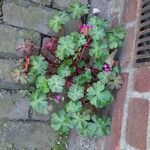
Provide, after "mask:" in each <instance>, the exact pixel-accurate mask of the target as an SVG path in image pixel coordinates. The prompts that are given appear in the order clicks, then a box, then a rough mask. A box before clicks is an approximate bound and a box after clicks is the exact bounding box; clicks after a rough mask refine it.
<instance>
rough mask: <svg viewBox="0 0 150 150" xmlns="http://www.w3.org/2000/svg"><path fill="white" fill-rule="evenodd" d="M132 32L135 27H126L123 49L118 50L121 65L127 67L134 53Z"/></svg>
mask: <svg viewBox="0 0 150 150" xmlns="http://www.w3.org/2000/svg"><path fill="white" fill-rule="evenodd" d="M134 33H135V28H134V27H131V28H128V29H127V32H126V38H125V40H124V44H123V46H124V47H123V49H121V50H120V54H119V60H120V65H121V67H122V68H123V67H127V66H128V65H129V62H130V60H131V57H133V56H132V55H133V54H134V53H133V51H132V49H133V45H134Z"/></svg>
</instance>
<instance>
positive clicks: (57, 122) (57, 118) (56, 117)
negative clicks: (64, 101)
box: [51, 110, 72, 133]
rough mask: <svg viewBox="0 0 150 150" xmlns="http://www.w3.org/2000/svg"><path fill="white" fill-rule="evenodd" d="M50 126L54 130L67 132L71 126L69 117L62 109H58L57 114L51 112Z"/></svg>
mask: <svg viewBox="0 0 150 150" xmlns="http://www.w3.org/2000/svg"><path fill="white" fill-rule="evenodd" d="M51 127H52V128H53V129H54V130H56V131H61V132H63V133H68V132H69V130H70V128H72V126H71V119H70V117H69V116H68V114H67V113H66V112H65V111H64V110H59V111H58V113H57V114H56V113H53V114H52V118H51Z"/></svg>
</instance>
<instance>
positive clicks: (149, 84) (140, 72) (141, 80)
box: [134, 67, 150, 92]
mask: <svg viewBox="0 0 150 150" xmlns="http://www.w3.org/2000/svg"><path fill="white" fill-rule="evenodd" d="M134 76H135V78H134V89H135V90H136V91H139V92H148V91H150V67H140V68H137V69H136V71H135V75H134Z"/></svg>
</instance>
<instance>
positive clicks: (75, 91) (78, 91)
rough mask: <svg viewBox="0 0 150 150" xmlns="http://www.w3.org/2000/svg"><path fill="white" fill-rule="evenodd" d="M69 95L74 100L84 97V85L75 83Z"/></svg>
mask: <svg viewBox="0 0 150 150" xmlns="http://www.w3.org/2000/svg"><path fill="white" fill-rule="evenodd" d="M68 97H69V98H70V99H71V100H73V101H77V100H79V99H81V98H82V97H84V89H83V87H81V86H78V85H75V84H73V85H72V86H71V87H70V88H69V92H68Z"/></svg>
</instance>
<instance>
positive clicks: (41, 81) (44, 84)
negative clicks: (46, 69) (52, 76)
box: [36, 76, 49, 93]
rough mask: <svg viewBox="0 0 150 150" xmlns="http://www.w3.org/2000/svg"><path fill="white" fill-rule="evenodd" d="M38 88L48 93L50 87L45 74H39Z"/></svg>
mask: <svg viewBox="0 0 150 150" xmlns="http://www.w3.org/2000/svg"><path fill="white" fill-rule="evenodd" d="M36 88H37V89H38V90H39V91H40V92H41V93H48V92H49V88H48V81H47V79H46V78H45V77H44V76H39V77H38V78H37V80H36Z"/></svg>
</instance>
